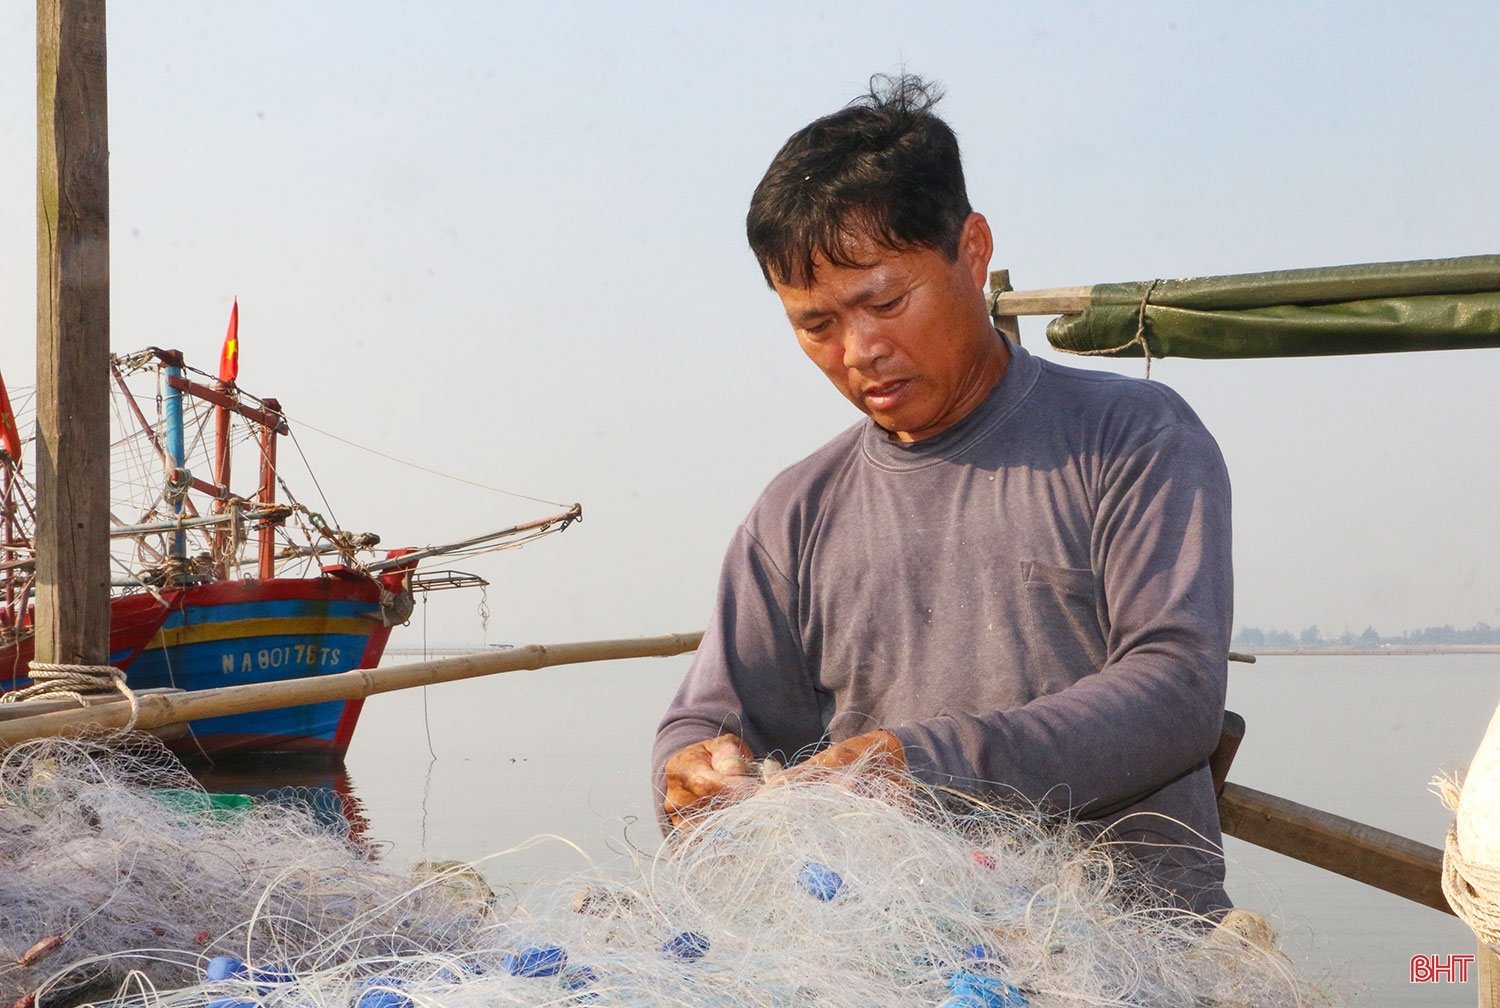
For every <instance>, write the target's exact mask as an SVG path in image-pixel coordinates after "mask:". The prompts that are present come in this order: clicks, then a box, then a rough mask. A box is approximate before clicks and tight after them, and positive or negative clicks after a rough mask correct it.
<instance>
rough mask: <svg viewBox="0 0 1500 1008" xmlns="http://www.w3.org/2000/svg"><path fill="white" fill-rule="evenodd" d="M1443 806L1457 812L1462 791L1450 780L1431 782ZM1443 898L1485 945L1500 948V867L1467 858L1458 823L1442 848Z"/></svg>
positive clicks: (1454, 781) (1448, 778) (1449, 833)
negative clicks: (1461, 846) (1459, 836)
mask: <svg viewBox="0 0 1500 1008" xmlns="http://www.w3.org/2000/svg"><path fill="white" fill-rule="evenodd" d="M1432 784H1433V788H1434V790H1436V791H1437V793H1438V796H1439V797H1440V798H1442V800H1443V804H1444V805H1446V806H1447V807H1448V809H1449V810H1451V811H1455V812H1456V811H1457V810H1458V805H1459V797H1460V789H1459V785H1458V782H1457V781H1456V780H1454V779H1452V778H1450V777H1439V778H1438V779H1437V780H1435V781H1433V782H1432ZM1443 895H1444V896H1445V897H1447V899H1448V905H1449V906H1450V907H1452V908H1453V912H1454V913H1455V914H1457V915H1458V918H1459V920H1461V921H1463V922H1464V923H1465V924H1467V925H1469V927H1470V928H1471V929H1472V930H1473V932H1474V934H1475V936H1476V937H1477V938H1478V939H1479V940H1480V941H1482V942H1485V943H1486V944H1488V945H1491V946H1493V947H1495V948H1496V949H1500V865H1493V864H1482V863H1479V862H1477V861H1471V860H1469V859H1468V858H1466V857H1465V856H1464V852H1463V850H1462V849H1461V848H1460V846H1459V842H1458V822H1457V820H1455V821H1454V822H1452V823H1450V824H1449V826H1448V840H1447V843H1446V844H1445V846H1444V849H1443Z"/></svg>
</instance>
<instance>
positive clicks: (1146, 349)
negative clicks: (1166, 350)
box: [1068, 277, 1161, 378]
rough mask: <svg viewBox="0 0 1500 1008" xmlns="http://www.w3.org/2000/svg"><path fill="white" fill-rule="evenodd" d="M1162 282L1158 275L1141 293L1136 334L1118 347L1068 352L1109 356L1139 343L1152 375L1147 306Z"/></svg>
mask: <svg viewBox="0 0 1500 1008" xmlns="http://www.w3.org/2000/svg"><path fill="white" fill-rule="evenodd" d="M1159 283H1161V278H1160V277H1157V278H1156V279H1155V280H1152V281H1151V282H1150V283H1149V284H1147V285H1146V293H1144V294H1142V295H1141V304H1140V307H1139V308H1137V309H1136V312H1135V335H1134V336H1133V337H1131V338H1130V339H1129V340H1127V341H1126V342H1124V343H1121V344H1120V345H1119V346H1116V347H1106V348H1105V349H1103V350H1069V351H1068V353H1071V354H1077V355H1078V356H1079V357H1108V356H1110V355H1112V354H1117V353H1120V352H1121V351H1124V350H1129V349H1130V348H1131V347H1133V346H1136V345H1139V346H1140V348H1141V354H1142V356H1144V357H1145V358H1146V377H1147V378H1150V377H1151V344H1150V343H1147V342H1146V307H1147V305H1149V304H1150V303H1151V294H1152V292H1153V291H1155V290H1156V285H1157V284H1159Z"/></svg>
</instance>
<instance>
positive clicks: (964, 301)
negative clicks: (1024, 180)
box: [773, 214, 1009, 441]
mask: <svg viewBox="0 0 1500 1008" xmlns="http://www.w3.org/2000/svg"><path fill="white" fill-rule="evenodd" d="M992 250H993V244H992V240H991V237H990V230H989V225H988V224H987V223H986V222H985V219H984V218H983V217H981V216H980V215H979V214H971V215H970V216H969V219H968V221H967V222H965V224H964V230H963V234H962V236H961V237H960V239H959V249H958V258H957V259H956V260H955V261H953V262H949V261H948V258H947V257H946V256H945V255H943V254H942V253H941V252H939V251H937V250H935V249H929V248H917V249H912V250H908V251H905V252H892V251H891V250H889V249H886V248H883V247H881V246H880V245H878V244H876V243H875V242H873V241H871V240H869V239H863V240H857V241H853V242H851V243H850V245H849V248H848V251H849V252H850V253H851V254H850V258H851V259H853V260H854V261H856V262H860V263H865V264H867V265H864V266H861V267H859V268H853V269H851V268H848V267H842V266H834V265H832V264H830V263H828V262H827V261H826V260H824V259H822V258H821V257H819V258H818V259H817V260H816V261H815V265H816V270H815V271H814V275H813V282H812V285H811V286H809V287H792V286H788V285H786V284H784V283H781V282H779V281H778V282H775V283H774V284H773V286H774V287H775V289H776V293H777V295H779V296H780V298H781V303H782V305H783V306H784V307H785V308H786V314H787V318H788V319H789V320H790V321H791V323H792V328H793V329H794V330H795V331H796V333H797V341H798V343H800V344H801V346H802V350H803V352H804V353H806V354H807V356H808V357H809V358H811V360H812V361H813V363H814V364H816V365H818V367H819V368H821V369H822V371H823V373H824V374H825V375H827V376H828V380H829V381H831V382H833V384H834V387H835V388H837V389H838V390H839V391H840V392H842V393H843V394H844V397H845V398H847V399H848V400H849V401H850V402H852V403H853V404H854V405H855V406H856V407H858V408H859V409H860V410H862V411H863V412H865V413H867V414H869V416H870V418H871V419H872V420H874V421H875V422H876V423H877V424H879V425H880V426H882V427H884V428H885V429H886V430H888V431H890V432H892V434H894V435H895V437H896V438H897V439H898V440H901V441H920V440H922V439H923V438H929V437H932V436H934V435H936V434H941V433H942V432H943V431H945V430H947V429H948V428H949V427H952V426H953V425H954V424H956V423H958V421H960V420H962V419H963V418H964V417H965V416H967V415H968V414H969V413H970V412H972V411H973V410H974V408H975V407H977V406H978V405H979V404H980V403H981V402H983V401H984V398H985V396H987V395H989V393H990V390H991V389H993V388H994V387H995V383H996V382H998V381H999V379H1000V377H1001V376H1002V375H1003V374H1004V373H1005V365H1006V362H1007V360H1008V359H1009V354H1008V351H1007V350H1006V348H1005V344H1004V343H1003V342H1002V341H1001V339H1000V337H999V336H998V335H996V333H995V332H994V330H993V329H992V328H991V326H990V322H989V316H988V315H987V313H986V311H985V300H984V288H985V279H986V276H987V270H988V268H989V260H990V253H991V251H992Z"/></svg>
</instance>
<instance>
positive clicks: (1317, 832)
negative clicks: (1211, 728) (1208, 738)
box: [1219, 783, 1453, 913]
mask: <svg viewBox="0 0 1500 1008" xmlns="http://www.w3.org/2000/svg"><path fill="white" fill-rule="evenodd" d="M1219 821H1220V823H1221V825H1222V826H1223V828H1224V832H1225V833H1227V834H1229V835H1230V836H1235V837H1239V838H1240V839H1241V840H1245V841H1248V842H1249V843H1253V844H1255V845H1256V846H1259V847H1264V848H1266V849H1267V850H1273V851H1276V852H1277V853H1278V854H1285V855H1286V856H1287V857H1292V858H1296V859H1297V860H1298V861H1302V862H1305V863H1307V864H1310V865H1316V866H1317V867H1319V868H1326V869H1327V870H1328V871H1331V872H1335V873H1336V874H1339V875H1342V876H1344V877H1345V878H1351V879H1354V880H1355V881H1356V882H1363V883H1365V884H1366V885H1370V886H1374V887H1375V888H1376V889H1380V890H1383V891H1385V892H1388V893H1393V894H1395V895H1397V896H1402V897H1404V898H1406V899H1409V900H1412V901H1413V902H1416V903H1421V904H1422V905H1423V906H1429V907H1432V908H1433V909H1434V910H1441V911H1443V912H1444V913H1452V912H1453V910H1452V908H1451V907H1449V906H1448V901H1447V899H1445V898H1444V897H1443V887H1442V870H1443V852H1442V851H1440V850H1438V849H1437V848H1436V847H1429V846H1428V845H1427V844H1424V843H1418V842H1417V841H1415V840H1409V839H1407V838H1406V837H1404V836H1399V835H1397V834H1395V833H1388V832H1386V831H1385V830H1382V829H1376V828H1375V827H1373V826H1366V825H1365V824H1364V823H1358V822H1355V821H1354V820H1352V819H1345V818H1343V817H1342V816H1336V815H1334V814H1333V813H1331V812H1324V811H1322V810H1321V809H1315V808H1311V807H1309V806H1307V805H1299V804H1298V803H1296V802H1294V801H1289V800H1287V799H1285V798H1278V797H1276V796H1275V795H1269V794H1266V793H1264V792H1262V791H1256V790H1254V789H1252V788H1247V787H1244V786H1242V785H1239V784H1233V783H1230V784H1225V785H1224V790H1223V792H1222V793H1221V794H1220V795H1219Z"/></svg>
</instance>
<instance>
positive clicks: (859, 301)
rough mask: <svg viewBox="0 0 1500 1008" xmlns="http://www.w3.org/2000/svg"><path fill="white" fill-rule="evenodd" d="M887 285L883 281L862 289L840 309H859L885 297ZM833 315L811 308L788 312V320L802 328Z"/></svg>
mask: <svg viewBox="0 0 1500 1008" xmlns="http://www.w3.org/2000/svg"><path fill="white" fill-rule="evenodd" d="M887 283H888V281H886V280H884V279H882V280H877V281H875V282H874V283H870V284H868V285H866V286H864V287H862V288H860V289H859V290H858V291H856V292H855V293H854V296H853V297H851V298H850V299H849V300H848V301H847V302H845V303H844V304H843V305H841V306H840V307H848V308H858V307H859V306H861V305H865V304H869V303H870V302H871V301H873V300H875V299H876V298H877V297H881V296H884V294H885V287H886V285H887ZM832 314H834V312H832V311H828V310H824V309H821V308H809V309H807V310H806V311H799V312H788V313H787V318H788V319H790V320H791V322H792V325H794V326H798V327H799V328H800V327H802V326H805V325H806V324H807V323H809V322H815V321H817V320H818V319H823V318H827V317H828V316H830V315H832Z"/></svg>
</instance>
